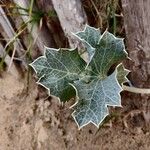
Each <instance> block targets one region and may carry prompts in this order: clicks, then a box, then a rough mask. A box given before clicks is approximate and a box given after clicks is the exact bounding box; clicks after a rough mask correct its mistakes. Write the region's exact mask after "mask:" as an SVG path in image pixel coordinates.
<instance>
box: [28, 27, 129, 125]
mask: <svg viewBox="0 0 150 150" xmlns="http://www.w3.org/2000/svg"><path fill="white" fill-rule="evenodd" d="M76 37H78V39H79V40H80V41H81V42H82V43H83V44H84V45H85V47H86V49H87V53H88V55H89V60H88V61H87V62H85V61H84V60H83V59H82V58H81V57H80V55H79V54H78V52H77V50H71V49H66V50H65V49H53V48H46V50H45V55H44V56H41V57H39V58H38V59H36V60H35V61H34V62H33V63H32V64H31V66H32V67H33V68H34V70H35V71H36V73H37V76H38V77H39V81H38V83H39V84H41V85H43V86H44V87H46V88H47V89H48V90H49V91H50V92H51V94H52V95H55V96H57V97H59V98H60V100H61V101H62V102H65V101H68V100H69V99H71V98H72V97H75V96H76V98H77V102H76V103H75V104H74V105H73V108H74V112H73V114H72V115H73V117H74V119H75V121H76V123H77V124H78V126H79V128H81V127H83V126H85V125H87V124H88V123H90V122H91V123H93V124H94V125H96V126H97V127H98V126H99V125H100V123H101V122H102V121H103V119H104V118H105V117H106V116H107V115H108V114H109V112H108V106H121V98H120V92H121V91H122V87H121V85H122V84H123V83H124V82H126V81H127V78H126V75H127V74H128V71H127V70H126V69H125V68H124V67H123V65H122V64H120V62H121V61H122V60H123V59H125V58H127V53H126V51H125V46H124V42H123V39H121V38H116V37H115V36H114V35H113V34H111V33H109V32H108V31H105V32H104V33H103V34H102V35H101V33H100V31H99V30H98V29H95V28H93V27H90V26H88V25H86V27H85V29H84V30H83V31H80V32H78V33H76ZM118 64H119V65H118ZM117 65H118V66H117ZM114 66H117V67H115V69H114V71H113V73H112V74H110V70H111V69H112V68H113V67H114Z"/></svg>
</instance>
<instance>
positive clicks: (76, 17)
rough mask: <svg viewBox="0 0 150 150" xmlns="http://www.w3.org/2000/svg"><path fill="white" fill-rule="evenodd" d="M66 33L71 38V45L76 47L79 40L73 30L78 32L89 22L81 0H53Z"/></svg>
mask: <svg viewBox="0 0 150 150" xmlns="http://www.w3.org/2000/svg"><path fill="white" fill-rule="evenodd" d="M52 2H53V5H54V8H55V11H56V13H57V15H58V18H59V21H60V24H61V26H62V28H63V31H64V33H65V34H66V36H67V37H68V39H69V44H70V46H71V47H76V46H77V44H78V42H77V40H76V38H75V37H74V36H73V35H72V33H71V32H74V33H75V32H77V31H79V30H82V29H83V28H84V24H86V23H87V17H86V14H85V12H84V10H83V8H82V5H81V1H80V0H71V1H70V0H52Z"/></svg>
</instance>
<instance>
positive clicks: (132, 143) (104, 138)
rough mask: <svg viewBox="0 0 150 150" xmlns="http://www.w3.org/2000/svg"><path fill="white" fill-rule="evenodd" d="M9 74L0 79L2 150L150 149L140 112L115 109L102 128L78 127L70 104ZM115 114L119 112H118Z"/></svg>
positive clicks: (126, 102)
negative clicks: (49, 96) (79, 128)
mask: <svg viewBox="0 0 150 150" xmlns="http://www.w3.org/2000/svg"><path fill="white" fill-rule="evenodd" d="M24 81H25V80H23V79H21V80H19V79H16V78H15V77H13V76H12V75H10V74H8V73H5V74H4V75H3V76H2V77H1V78H0V150H150V128H149V124H148V123H145V120H144V118H143V116H142V113H141V112H140V111H137V110H136V111H133V113H130V111H131V112H132V110H129V109H128V108H129V107H128V106H129V105H132V104H131V100H124V102H123V105H124V107H123V108H119V109H113V113H112V114H113V115H112V116H111V120H108V121H107V122H106V123H105V124H104V125H103V126H102V127H101V128H100V129H97V128H96V127H95V126H93V125H88V126H86V127H84V128H83V129H81V130H80V131H79V130H78V128H77V125H76V124H75V122H74V120H73V118H72V117H71V113H72V110H69V106H68V105H69V104H67V105H64V106H61V105H60V104H59V102H58V101H57V100H56V99H53V98H46V97H47V95H46V94H45V92H43V89H42V88H40V87H38V86H37V85H36V84H35V82H34V81H33V83H31V85H30V88H29V92H28V94H27V92H26V86H25V84H24V83H25V82H24ZM114 112H115V113H114Z"/></svg>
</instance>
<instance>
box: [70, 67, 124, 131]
mask: <svg viewBox="0 0 150 150" xmlns="http://www.w3.org/2000/svg"><path fill="white" fill-rule="evenodd" d="M116 75H117V70H115V72H114V73H113V74H111V75H110V76H109V77H107V78H106V79H104V80H101V79H100V78H98V77H94V78H93V80H92V81H91V82H90V83H88V84H87V83H85V82H83V81H76V82H75V83H74V86H75V87H76V89H77V93H78V97H79V100H78V102H77V104H75V106H74V109H75V111H74V112H73V114H72V115H73V117H74V119H75V120H76V122H77V124H78V126H79V128H82V127H83V126H85V125H87V124H88V123H90V122H91V123H93V124H94V125H96V126H97V127H99V124H100V123H101V122H102V121H103V119H104V118H105V117H106V116H107V115H108V114H109V113H108V108H107V106H108V105H109V106H121V97H120V95H119V93H120V92H121V91H122V88H121V86H120V85H119V84H118V81H117V78H116Z"/></svg>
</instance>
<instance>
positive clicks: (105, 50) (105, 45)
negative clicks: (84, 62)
mask: <svg viewBox="0 0 150 150" xmlns="http://www.w3.org/2000/svg"><path fill="white" fill-rule="evenodd" d="M126 57H127V52H126V51H125V46H124V42H123V39H121V38H116V37H115V36H114V35H113V34H111V33H109V32H108V31H105V32H104V33H103V35H102V36H101V39H100V41H99V44H97V46H96V50H95V55H94V57H93V59H92V60H91V62H90V66H91V67H92V70H93V71H94V73H95V74H97V75H98V76H99V77H100V78H105V77H106V76H107V73H108V71H109V69H110V68H111V66H113V65H114V64H116V63H119V62H120V61H122V60H123V59H125V58H126Z"/></svg>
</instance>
